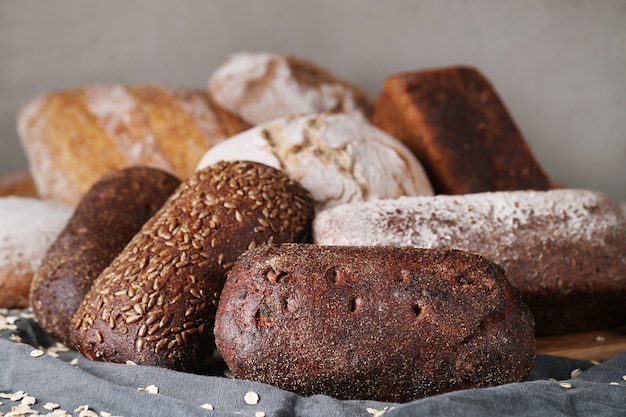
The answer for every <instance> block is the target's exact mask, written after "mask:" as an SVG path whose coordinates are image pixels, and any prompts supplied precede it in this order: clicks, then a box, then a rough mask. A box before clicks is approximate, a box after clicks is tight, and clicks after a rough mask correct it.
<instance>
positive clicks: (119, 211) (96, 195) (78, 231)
mask: <svg viewBox="0 0 626 417" xmlns="http://www.w3.org/2000/svg"><path fill="white" fill-rule="evenodd" d="M179 185H180V180H178V179H177V178H175V177H174V176H172V175H170V174H168V173H166V172H164V171H161V170H159V169H156V168H148V167H131V168H125V169H121V170H118V171H113V172H110V173H108V174H106V175H105V176H104V177H103V178H101V179H100V180H99V181H98V182H96V183H95V184H94V185H93V186H92V187H91V188H90V189H89V191H87V193H86V194H85V195H84V196H83V198H82V199H81V201H80V203H79V204H78V206H77V207H76V209H75V210H74V213H73V214H72V217H71V218H70V219H69V221H68V222H67V224H66V226H65V227H64V228H63V230H62V231H61V233H60V234H59V236H58V237H57V238H56V240H55V241H54V242H53V243H52V245H51V246H50V248H49V249H48V251H47V253H46V256H45V258H44V259H43V261H42V264H41V267H40V268H39V269H38V270H37V271H36V272H35V274H34V277H33V281H32V284H31V288H30V305H31V307H32V309H33V313H34V314H35V318H36V319H37V322H38V323H39V325H40V326H41V327H42V328H43V329H44V330H45V331H46V332H48V333H49V334H50V335H51V336H52V337H54V338H55V339H56V340H57V341H60V342H63V343H66V344H67V343H69V330H70V319H71V318H72V316H73V315H74V313H75V312H76V309H77V308H78V306H79V305H80V303H81V302H82V301H83V298H84V297H85V294H86V293H87V291H88V290H89V288H90V287H91V284H92V283H93V281H94V280H95V279H96V277H97V276H98V275H100V273H101V272H102V270H103V269H104V268H106V267H107V266H108V265H109V264H110V263H111V261H113V259H115V257H116V256H117V255H118V254H119V253H120V252H121V251H122V249H124V247H125V246H126V244H127V243H128V242H129V241H130V240H131V239H132V238H133V236H134V235H135V234H136V233H137V232H138V231H139V230H140V229H141V227H142V226H143V224H144V223H145V222H146V221H148V219H149V218H150V217H152V215H154V214H155V213H156V212H157V210H158V209H159V208H161V206H162V205H163V203H165V201H166V200H167V198H168V197H169V196H170V195H171V194H172V193H173V192H174V190H175V189H176V187H178V186H179Z"/></svg>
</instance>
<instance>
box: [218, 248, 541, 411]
mask: <svg viewBox="0 0 626 417" xmlns="http://www.w3.org/2000/svg"><path fill="white" fill-rule="evenodd" d="M215 342H216V346H217V348H218V350H219V352H220V353H221V355H222V357H223V358H224V360H225V361H226V364H227V365H228V366H229V368H230V369H231V370H232V371H233V372H234V374H235V375H236V376H237V377H240V378H243V379H250V380H256V381H260V382H264V383H269V384H272V385H275V386H278V387H281V388H283V389H286V390H290V391H294V392H297V393H300V394H303V395H312V394H327V395H331V396H333V397H336V398H340V399H371V400H378V401H391V402H405V401H410V400H414V399H417V398H421V397H425V396H428V395H433V394H439V393H443V392H448V391H452V390H458V389H465V388H474V387H487V386H493V385H497V384H503V383H508V382H514V381H522V380H524V379H525V378H526V377H527V375H528V373H529V371H530V369H531V366H532V364H533V362H534V356H535V350H534V348H535V339H534V336H533V319H532V316H531V314H530V312H529V311H528V309H527V307H526V306H525V305H524V304H523V302H522V301H521V298H520V297H519V294H518V293H517V291H516V290H515V289H514V288H513V287H512V286H511V285H510V284H509V282H508V281H507V280H506V278H505V276H504V270H503V269H502V268H501V267H499V266H498V265H496V264H495V263H493V262H491V261H489V260H487V259H485V258H483V257H480V256H478V255H474V254H470V253H465V252H461V251H452V250H429V249H415V248H393V247H369V248H365V247H324V246H317V245H296V244H292V245H280V246H278V247H271V248H262V249H257V250H255V251H250V252H247V253H246V254H244V255H242V257H241V258H240V259H239V260H238V261H237V262H236V263H235V266H234V267H233V269H232V270H231V271H230V273H229V275H228V279H227V281H226V284H225V286H224V290H223V292H222V297H221V300H220V304H219V307H218V311H217V318H216V324H215Z"/></svg>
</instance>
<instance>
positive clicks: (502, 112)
mask: <svg viewBox="0 0 626 417" xmlns="http://www.w3.org/2000/svg"><path fill="white" fill-rule="evenodd" d="M372 123H373V124H374V125H375V126H378V127H379V128H381V129H382V130H384V131H386V132H387V133H389V134H391V135H392V136H395V137H396V138H398V139H400V141H402V142H404V144H405V145H406V146H407V147H408V148H409V149H411V151H413V153H414V154H415V155H416V156H417V157H418V159H419V160H420V162H421V163H422V164H423V165H424V168H425V169H426V171H427V172H428V174H429V176H430V179H431V181H432V183H433V186H434V188H435V191H436V192H437V193H438V194H466V193H476V192H483V191H501V190H525V189H535V190H546V189H549V188H550V187H551V184H550V181H549V179H548V177H547V176H546V174H545V173H544V172H543V170H542V168H541V167H540V165H539V163H538V162H537V160H536V159H535V157H534V156H533V155H532V153H531V150H530V148H529V146H528V144H527V143H526V141H525V139H524V138H523V136H522V134H521V132H520V131H519V130H518V128H517V126H516V125H515V123H514V122H513V119H512V118H511V116H510V114H509V112H508V111H507V109H506V107H505V106H504V103H503V102H502V100H501V99H500V97H499V96H498V94H497V93H496V91H495V89H494V88H493V86H492V85H491V84H490V83H489V81H488V80H487V79H486V78H485V77H484V76H483V75H482V74H481V73H480V72H479V71H477V70H475V69H473V68H467V67H451V68H440V69H432V70H423V71H414V72H407V73H402V74H396V75H394V76H392V77H389V78H388V79H387V80H386V81H385V83H384V85H383V88H382V91H381V93H380V97H379V99H378V102H377V103H376V107H375V110H374V115H373V116H372Z"/></svg>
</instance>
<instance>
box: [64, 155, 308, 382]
mask: <svg viewBox="0 0 626 417" xmlns="http://www.w3.org/2000/svg"><path fill="white" fill-rule="evenodd" d="M312 216H313V200H312V198H311V196H310V194H309V193H308V192H307V191H305V190H304V189H303V188H302V187H301V186H300V185H299V184H298V183H296V182H294V181H291V180H290V179H289V178H288V177H287V176H286V175H285V174H283V173H282V172H280V171H278V170H276V169H274V168H271V167H268V166H266V165H262V164H259V163H255V162H241V161H234V162H222V163H218V164H215V165H211V166H209V167H207V168H205V169H203V170H200V171H197V172H196V173H195V174H194V175H193V176H192V177H191V178H189V179H188V180H187V181H184V182H183V184H182V185H181V186H180V187H179V188H178V189H177V190H176V192H175V193H174V194H173V195H172V196H171V197H170V199H169V200H168V201H167V202H166V203H165V204H164V205H163V207H162V208H161V210H159V211H158V212H157V213H156V214H155V215H154V216H153V217H152V218H151V219H150V220H149V221H148V222H147V223H146V224H145V225H144V227H143V228H142V229H141V231H140V232H139V233H138V234H137V235H135V237H134V238H133V239H132V240H131V241H130V243H129V244H128V245H127V246H126V248H125V249H124V250H123V251H122V252H121V253H120V254H119V255H118V256H117V257H116V258H115V259H114V260H113V262H112V263H111V264H110V265H109V266H108V267H107V268H106V269H105V270H104V271H103V272H102V274H100V276H99V277H98V278H97V279H96V280H95V282H94V283H93V285H92V287H91V289H90V290H89V292H88V293H87V295H86V296H85V299H84V301H83V303H82V304H81V305H80V307H79V308H78V311H77V312H76V314H75V315H74V317H73V318H72V324H73V326H72V329H71V333H70V338H71V342H72V344H73V345H74V346H75V347H76V349H77V350H78V351H79V352H81V353H82V354H83V355H85V356H86V357H87V358H89V359H93V360H100V361H111V362H120V363H124V362H126V361H128V360H130V361H134V362H135V363H138V364H146V365H155V366H161V367H167V368H174V369H185V370H191V369H194V368H196V367H198V366H201V365H202V363H203V362H204V361H205V360H206V359H207V358H208V357H209V355H210V354H211V352H212V351H213V347H214V342H213V323H214V318H215V310H216V306H217V303H218V300H219V298H220V291H221V290H222V286H223V284H224V281H225V279H226V272H227V271H228V269H229V268H230V267H231V266H232V263H233V262H234V261H235V259H236V258H237V257H238V256H239V255H240V254H241V253H243V252H244V251H246V250H247V249H252V248H254V247H255V246H262V245H267V244H272V243H281V242H292V241H295V242H297V241H300V240H302V239H303V238H304V237H305V236H306V235H307V234H308V232H309V227H310V222H311V219H312Z"/></svg>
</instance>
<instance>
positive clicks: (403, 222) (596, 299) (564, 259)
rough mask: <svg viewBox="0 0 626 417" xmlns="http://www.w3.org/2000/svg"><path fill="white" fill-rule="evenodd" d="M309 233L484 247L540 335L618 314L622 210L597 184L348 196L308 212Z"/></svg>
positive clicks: (604, 324) (349, 240)
mask: <svg viewBox="0 0 626 417" xmlns="http://www.w3.org/2000/svg"><path fill="white" fill-rule="evenodd" d="M313 239H314V241H315V242H316V243H318V244H325V245H349V246H350V245H359V246H360V245H364V246H370V245H389V246H411V247H428V248H455V249H461V250H467V251H470V252H474V253H479V254H481V255H483V256H486V257H488V258H489V259H492V260H493V261H495V262H497V263H498V264H500V265H502V267H504V268H505V269H506V271H507V277H508V279H509V280H510V281H511V283H512V284H513V285H514V286H515V287H516V288H517V289H518V290H519V291H520V292H521V294H522V296H523V297H524V299H525V301H526V304H528V306H529V307H530V308H531V311H532V312H533V314H534V316H535V321H536V329H537V335H538V336H546V335H556V334H563V333H571V332H583V331H591V330H599V329H603V328H611V327H615V326H619V325H621V324H624V323H626V306H625V304H624V298H625V297H626V220H625V219H624V217H623V215H622V213H621V212H620V208H619V205H618V204H617V203H616V202H615V201H613V200H611V199H610V198H609V197H607V196H606V195H605V194H603V193H600V192H594V191H590V190H576V189H560V190H550V191H507V192H494V193H475V194H466V195H459V196H449V195H438V196H434V197H406V198H402V199H397V200H379V201H375V202H367V203H356V204H346V205H343V206H340V207H336V208H332V209H329V210H326V211H324V212H321V213H319V214H318V215H317V216H316V219H315V222H314V224H313Z"/></svg>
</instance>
